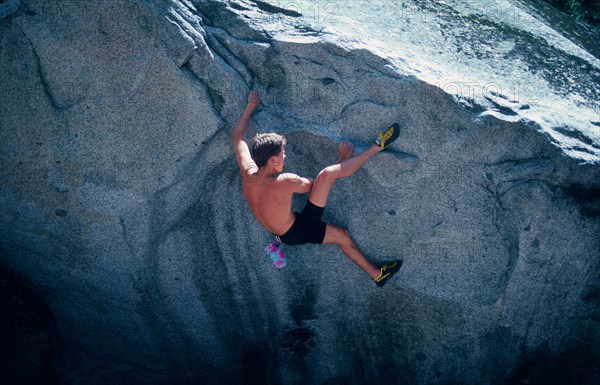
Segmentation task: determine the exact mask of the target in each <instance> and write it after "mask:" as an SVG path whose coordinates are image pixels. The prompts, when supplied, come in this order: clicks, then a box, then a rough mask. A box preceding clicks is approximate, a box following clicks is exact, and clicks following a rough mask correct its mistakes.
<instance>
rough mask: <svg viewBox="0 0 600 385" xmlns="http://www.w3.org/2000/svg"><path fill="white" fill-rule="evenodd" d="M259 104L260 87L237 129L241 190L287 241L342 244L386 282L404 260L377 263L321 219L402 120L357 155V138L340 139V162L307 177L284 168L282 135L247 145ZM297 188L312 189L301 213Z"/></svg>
mask: <svg viewBox="0 0 600 385" xmlns="http://www.w3.org/2000/svg"><path fill="white" fill-rule="evenodd" d="M259 104H260V98H259V96H258V93H257V92H256V91H252V92H250V94H249V95H248V104H247V106H246V109H245V110H244V112H243V113H242V116H241V117H240V119H239V120H238V122H237V124H236V126H235V128H234V130H233V148H234V151H235V157H236V159H237V163H238V165H239V167H240V172H241V174H242V190H243V192H244V196H245V197H246V199H247V200H248V203H249V205H250V208H251V209H252V212H253V213H254V215H255V216H256V219H257V220H258V221H259V222H260V224H261V225H262V226H263V227H264V228H265V229H267V230H268V231H270V232H271V233H273V234H275V235H276V236H278V237H279V238H280V239H281V241H282V242H283V243H285V244H288V245H302V244H305V243H324V244H336V245H338V246H339V247H340V248H341V249H342V251H343V252H344V254H345V255H346V256H347V257H348V258H350V259H351V260H352V261H353V262H355V263H356V264H357V265H358V266H360V267H361V268H362V269H363V270H364V271H365V272H366V273H367V274H369V276H371V278H372V279H373V280H374V281H375V283H376V284H377V286H383V285H384V284H385V283H386V282H388V280H389V279H390V278H391V277H392V275H394V274H395V273H396V272H397V271H398V270H399V269H400V266H401V265H402V261H400V260H398V261H395V262H393V263H390V264H388V265H383V266H382V267H381V268H378V267H376V266H374V265H373V264H372V263H370V262H369V261H368V260H367V259H366V258H365V256H364V255H363V254H362V253H361V251H360V250H359V249H358V247H357V246H356V245H355V244H354V242H353V241H352V238H350V234H349V233H348V230H346V229H344V228H341V227H338V226H334V225H331V224H326V223H324V222H322V221H321V216H322V215H323V211H324V209H325V205H326V203H327V198H328V196H329V192H330V191H331V188H332V187H333V184H334V182H335V181H336V180H337V179H340V178H345V177H348V176H350V175H352V174H354V173H355V172H356V171H357V170H358V169H359V168H360V167H361V166H362V165H363V164H364V163H365V162H366V161H367V160H369V159H370V158H371V157H372V156H373V155H375V154H376V153H378V152H379V151H382V150H383V149H384V148H386V147H387V146H388V145H389V144H391V143H392V142H393V141H394V140H395V139H396V138H397V137H398V126H397V125H394V126H392V127H391V128H390V129H389V130H387V131H386V132H385V133H380V134H379V137H378V138H377V139H376V141H375V143H374V144H373V145H371V147H369V148H368V149H367V150H366V151H364V152H362V153H360V154H358V155H356V156H352V152H353V150H354V146H353V145H352V143H350V142H343V143H340V145H339V147H338V152H339V159H338V163H337V164H335V165H332V166H329V167H326V168H324V169H323V170H321V172H319V175H317V178H316V179H308V178H303V177H300V176H298V175H295V174H292V173H282V172H283V166H284V163H285V144H286V139H285V138H284V137H283V136H282V135H278V134H275V133H270V134H257V135H256V136H255V137H254V139H253V141H252V150H250V149H249V148H248V145H247V144H246V142H245V141H244V140H243V139H244V134H245V133H246V129H247V128H248V122H249V121H250V117H251V116H252V114H253V113H254V110H255V109H256V107H258V105H259ZM294 193H298V194H306V193H310V195H309V196H308V201H307V203H306V206H305V207H304V210H302V212H301V213H294V212H292V195H293V194H294Z"/></svg>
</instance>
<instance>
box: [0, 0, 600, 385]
mask: <svg viewBox="0 0 600 385" xmlns="http://www.w3.org/2000/svg"><path fill="white" fill-rule="evenodd" d="M433 3H434V2H433V1H423V0H419V1H416V0H415V1H413V2H412V3H411V4H414V5H415V7H418V8H419V9H424V10H426V9H429V10H431V6H432V4H433ZM450 3H453V2H450ZM510 4H511V6H513V7H522V9H527V10H528V12H530V13H531V12H535V10H534V8H531V4H529V3H524V2H516V1H513V2H510ZM300 8H301V7H298V6H296V7H291V6H289V4H288V7H286V4H285V3H280V4H279V5H277V4H275V2H261V1H256V2H254V1H242V0H239V1H238V0H236V1H228V2H205V1H186V0H181V1H177V0H161V1H152V2H151V1H134V0H117V1H110V2H90V3H86V4H85V6H84V5H82V3H80V2H75V1H62V2H55V1H42V0H39V1H33V0H21V1H6V2H4V3H2V4H0V68H2V71H0V95H1V97H2V103H0V151H1V153H0V155H1V159H0V160H1V162H2V168H1V170H0V173H1V175H0V181H1V185H0V207H1V211H0V213H1V217H0V231H1V234H2V237H1V240H0V251H1V259H0V264H1V266H2V268H4V269H6V271H9V272H11V273H10V274H16V275H17V276H22V277H26V279H27V281H28V282H31V284H32V285H33V286H34V287H35V290H36V292H37V293H38V294H39V295H41V297H42V299H43V300H44V301H45V302H46V304H47V305H48V307H49V309H50V310H49V313H50V314H52V315H53V316H52V322H51V323H50V324H51V325H53V326H52V328H53V329H52V330H53V333H56V335H57V336H56V338H57V339H59V340H60V341H61V345H60V352H61V353H60V354H61V355H64V356H61V357H64V360H63V358H61V361H60V362H61V365H60V370H58V371H57V373H56V374H55V375H56V376H59V377H60V378H62V379H63V382H67V383H73V384H79V383H85V384H107V383H112V384H142V383H143V384H164V383H177V384H188V383H189V384H192V383H193V384H197V383H203V384H242V383H244V384H265V383H274V384H296V383H308V384H341V383H343V384H363V383H396V384H430V383H447V384H451V383H464V384H503V383H530V384H531V383H552V382H553V381H556V382H554V383H572V384H575V383H578V384H593V383H597V381H598V380H599V379H600V369H599V367H598V362H600V325H599V322H600V310H599V309H600V285H599V283H598V282H599V280H598V279H599V278H600V266H599V261H600V258H599V257H600V252H599V250H600V235H599V234H600V219H599V218H600V186H599V184H598V181H599V180H600V166H599V165H598V163H599V159H600V157H599V152H600V151H599V150H598V148H599V143H600V140H599V139H598V138H600V134H599V133H598V132H594V127H596V128H597V127H599V126H600V118H599V119H598V121H596V123H597V125H595V126H594V123H593V121H592V123H590V124H592V125H591V126H586V127H587V128H586V127H583V126H578V125H573V126H569V125H568V122H569V114H568V113H564V114H562V113H561V111H564V110H565V109H568V108H569V106H571V104H570V103H571V101H570V100H569V102H568V103H567V102H565V104H561V103H563V99H561V97H560V96H556V95H555V96H553V97H552V98H550V97H547V96H546V97H544V98H543V100H551V101H552V102H553V103H554V105H555V106H556V114H554V115H553V116H552V122H553V124H554V123H556V122H559V123H560V122H564V123H565V126H564V128H563V130H562V134H561V135H562V136H557V135H556V132H557V131H556V127H557V126H556V125H554V126H552V127H550V126H548V127H546V126H544V125H543V119H542V120H540V121H539V122H538V121H536V120H535V119H533V118H531V119H528V118H526V117H524V115H520V114H521V113H522V112H523V111H527V107H523V106H522V105H520V104H519V103H515V101H511V100H506V99H503V98H502V97H501V96H498V97H497V98H495V99H493V100H492V101H490V100H488V102H482V101H479V100H477V99H474V100H467V102H468V103H465V100H464V98H462V99H461V98H457V97H456V95H453V94H452V93H451V92H446V91H448V90H444V89H443V88H439V87H436V86H435V85H434V84H430V83H428V79H427V78H426V77H423V78H421V77H419V74H418V73H415V72H414V71H408V70H405V69H403V68H402V67H401V66H399V65H398V64H397V63H398V62H397V61H394V60H393V59H392V58H389V57H383V56H381V52H378V51H376V50H369V49H368V47H366V46H364V45H360V44H355V42H353V41H344V40H343V38H339V37H337V38H336V37H335V36H334V34H333V33H330V32H327V31H319V30H318V29H317V28H314V26H313V25H311V24H309V23H306V22H305V21H303V19H302V17H303V16H302V15H306V14H307V10H306V9H300ZM439 12H440V20H441V21H446V22H447V24H444V25H447V26H449V28H448V29H447V30H446V32H447V33H448V34H450V35H452V31H453V28H452V26H453V25H454V24H456V23H457V21H456V20H459V19H457V17H458V16H460V15H461V14H460V12H461V11H460V10H457V9H455V8H451V7H450V6H449V5H448V6H446V7H440V8H439ZM457 15H458V16H457ZM467 16H468V15H467ZM466 18H467V17H466V16H465V19H466ZM449 20H451V21H452V20H453V23H454V24H452V23H450V22H449ZM460 20H462V19H460ZM468 20H469V23H471V24H472V25H474V26H475V27H474V28H476V27H477V26H479V27H481V26H484V27H485V28H493V26H492V25H491V23H489V22H488V23H487V24H486V19H485V18H483V17H469V18H468ZM557 20H558V21H563V16H561V15H560V14H558V13H556V12H553V11H552V10H550V9H546V8H544V9H543V12H542V11H540V12H539V13H538V14H536V18H535V23H539V24H535V25H533V26H532V27H531V28H532V29H531V30H530V31H528V32H527V33H529V34H532V32H531V31H535V30H536V29H535V28H534V27H539V28H538V29H537V30H538V31H542V32H540V34H543V33H544V32H543V31H546V30H545V29H544V28H542V27H544V26H547V25H548V23H550V22H553V23H554V24H552V25H558V24H559V23H558V22H557ZM303 26H304V27H303ZM515 28H516V27H512V28H506V29H504V30H503V34H494V33H489V34H488V35H486V39H487V40H488V43H489V46H491V47H504V46H503V45H502V42H503V41H504V40H503V39H506V38H507V37H506V36H507V35H506V34H508V35H509V36H513V37H514V36H524V34H525V32H523V31H519V30H516V29H515ZM578 28H579V27H574V26H570V25H569V24H568V22H566V21H564V22H563V25H562V26H558V27H556V29H553V31H554V32H553V33H554V34H555V35H556V34H558V35H559V36H560V38H561V39H571V40H569V41H571V42H574V44H577V45H578V47H579V48H580V49H581V50H584V51H585V54H583V53H581V54H580V56H578V57H577V59H573V62H577V63H580V64H581V65H580V66H576V65H573V66H572V67H571V68H567V67H564V66H563V67H560V71H563V72H564V71H566V74H565V76H566V78H569V79H588V80H590V79H591V83H589V84H586V85H585V87H583V86H582V87H583V88H581V87H580V88H577V87H578V86H576V85H565V84H562V85H561V83H560V82H561V81H562V80H564V79H566V78H561V79H558V81H557V82H556V83H553V84H552V87H553V89H554V90H560V89H562V90H564V91H565V92H567V91H573V90H574V91H573V92H579V93H585V92H587V94H586V97H587V98H588V99H587V100H586V101H585V103H582V105H583V104H585V105H587V106H590V105H592V106H593V105H598V103H599V99H600V97H599V96H598V95H600V91H599V90H598V84H597V83H596V84H594V83H593V81H597V79H598V78H599V76H598V73H599V72H600V69H599V66H598V64H597V63H598V60H599V59H598V50H597V46H595V47H594V46H593V45H589V44H587V43H585V42H586V41H588V40H587V39H592V38H593V37H594V36H596V35H594V34H595V33H596V32H594V31H589V30H586V29H580V28H579V29H578ZM563 30H564V31H563ZM461 31H462V30H461ZM488 32H489V31H488ZM511 34H513V35H511ZM586 34H587V35H586ZM426 35H427V34H426V33H425V31H424V33H423V36H426ZM555 35H552V36H553V37H552V36H551V37H552V38H548V37H547V36H546V37H544V38H545V40H544V41H546V43H545V44H546V45H544V46H543V47H542V48H544V49H541V48H540V49H538V50H536V51H535V52H536V55H541V56H540V57H537V59H535V60H538V62H539V61H543V60H544V59H545V58H546V57H545V56H544V55H551V54H553V53H555V52H558V51H560V49H562V48H560V47H561V46H559V44H558V43H556V45H552V42H553V41H561V42H563V40H561V39H558V38H557V37H556V36H555ZM528 36H529V35H528ZM544 36H545V35H544ZM336 39H337V40H336ZM473 39H474V34H470V35H469V34H468V35H465V36H462V35H461V34H460V33H457V34H455V35H452V39H449V41H452V42H454V43H456V42H460V43H461V44H460V45H456V44H455V45H456V46H460V47H463V49H467V50H468V52H469V53H470V55H471V57H472V59H469V60H478V61H479V63H480V65H481V66H482V67H483V66H485V65H486V63H490V66H491V67H493V65H492V64H493V61H494V58H493V57H492V56H493V55H488V54H484V53H486V52H487V53H489V50H487V49H486V48H485V46H487V45H485V46H484V45H482V44H483V43H481V41H479V40H477V41H475V42H474V40H473ZM490 39H492V40H490ZM493 39H497V41H496V43H497V44H494V41H493ZM553 39H554V40H553ZM533 41H537V40H535V39H533ZM596 41H597V40H596ZM412 44H415V43H414V41H413V42H412ZM422 44H423V47H425V46H426V45H427V44H428V41H427V39H424V41H423V42H422ZM455 45H452V44H450V45H449V47H448V51H447V52H444V51H442V52H441V55H442V57H443V56H445V55H451V54H455V51H453V49H455ZM453 47H454V48H453ZM535 47H536V46H534V48H535ZM521 48H523V47H521ZM521 48H519V49H521ZM538 48H539V46H538ZM503 49H505V50H507V52H509V51H510V47H504V48H503ZM398 51H399V52H400V53H401V52H402V48H398ZM423 52H427V51H426V50H425V49H424V50H423ZM520 52H521V51H517V53H519V55H521V53H520ZM561 52H562V51H561ZM406 55H407V58H409V57H410V56H411V55H412V54H411V53H410V52H406ZM582 57H583V58H582ZM586 57H589V58H590V59H589V60H588V61H587V62H585V63H584V62H583V61H584V60H586V59H585V58H586ZM546 59H548V60H550V57H547V58H546ZM407 60H408V59H407ZM430 60H431V61H432V62H434V61H435V57H431V58H430ZM519 60H524V61H525V62H524V63H525V64H527V62H526V60H527V57H526V55H521V56H520V59H519ZM532 60H533V59H532ZM534 63H535V62H534V61H531V62H529V67H527V65H525V64H524V68H527V71H529V72H535V71H536V68H535V67H533V64H534ZM561 63H563V62H561ZM561 65H562V64H561ZM547 67H548V68H551V69H552V68H554V67H552V63H550V64H547ZM544 68H545V67H544ZM544 71H545V70H544ZM594 79H596V80H594ZM485 80H486V79H481V81H485ZM561 87H564V88H561ZM571 87H575V88H571ZM250 89H256V90H258V91H259V93H260V94H261V97H262V106H261V108H260V110H259V112H257V113H256V114H255V115H254V117H253V119H252V128H251V130H250V132H249V135H252V134H253V133H254V132H257V131H260V132H263V131H280V132H283V133H284V134H285V135H286V136H287V138H288V147H287V150H286V151H287V154H288V158H287V161H288V162H287V164H288V168H289V170H290V171H292V172H296V173H298V174H301V175H306V176H314V175H316V174H317V173H318V171H319V170H320V169H321V168H322V167H324V166H326V165H328V164H331V163H332V162H333V161H335V159H336V143H337V142H338V141H339V140H341V139H346V140H352V141H353V142H354V143H355V144H356V145H357V147H361V146H362V147H363V148H364V147H365V146H367V145H368V144H369V143H370V141H371V140H372V138H373V133H374V131H375V130H376V129H379V128H381V127H384V126H386V125H387V124H389V123H390V122H394V121H398V122H400V123H401V124H402V127H403V128H402V133H401V138H400V140H399V142H398V144H396V145H394V147H393V149H392V150H390V151H388V152H385V153H381V154H379V155H378V156H377V157H375V158H373V159H372V160H371V161H370V162H369V163H368V164H367V165H366V166H365V167H364V169H362V170H360V171H359V172H358V173H357V174H356V175H354V176H353V177H352V178H351V179H348V180H343V181H340V182H338V184H337V185H336V187H335V188H334V191H333V193H332V196H331V199H330V203H329V204H328V207H327V210H326V213H325V219H326V220H327V221H330V222H333V223H336V224H339V225H343V226H346V227H348V228H349V230H350V232H351V233H352V234H353V238H354V239H355V241H356V242H357V244H358V245H359V247H361V248H362V249H363V250H364V251H365V253H366V254H367V255H368V256H369V258H370V259H371V260H373V261H374V262H377V263H379V262H382V261H385V260H386V259H388V258H391V257H401V258H403V260H404V264H403V267H402V270H401V272H400V273H399V274H398V277H397V278H396V279H395V280H394V281H393V282H391V283H390V284H389V285H387V286H386V287H385V288H384V289H383V290H382V289H378V288H376V287H375V285H374V284H372V283H371V282H369V280H368V277H367V276H366V275H365V274H364V273H363V272H361V271H360V270H359V269H358V268H357V267H355V266H354V265H353V264H352V263H351V262H349V261H348V260H346V259H345V258H344V256H343V254H342V253H341V252H340V251H339V250H338V249H337V248H336V247H334V246H315V245H309V246H300V247H293V248H291V247H289V248H287V249H286V253H287V256H288V265H287V266H286V267H285V268H284V269H281V270H276V269H275V268H273V266H272V265H270V264H269V263H268V262H266V261H265V259H264V256H263V255H262V249H263V247H264V246H265V245H266V244H267V243H268V242H270V241H271V239H270V236H269V234H268V233H267V232H266V231H265V230H263V229H262V228H261V227H260V226H259V225H258V223H257V222H256V220H255V219H254V218H253V217H252V215H251V213H250V211H249V209H248V206H247V203H246V202H245V201H244V199H243V196H242V194H241V189H240V178H239V176H238V171H237V167H236V165H235V159H234V157H233V152H232V149H231V144H230V133H231V129H232V127H233V125H234V124H235V121H236V119H237V118H238V116H239V114H240V113H241V111H242V110H243V108H244V104H245V100H246V95H247V93H248V91H249V90H250ZM541 99H542V98H541ZM503 100H504V101H503ZM565 100H566V99H565ZM522 107H523V108H522ZM529 108H531V109H535V108H536V107H535V106H533V105H532V106H529ZM515 111H517V112H515ZM519 111H521V112H519ZM578 122H579V121H578ZM588 123H589V122H588ZM582 127H583V128H582ZM590 127H591V128H590ZM561 138H563V139H564V138H566V139H565V140H564V141H562V139H561ZM582 154H583V155H582ZM304 199H305V197H298V198H297V200H296V201H295V202H294V205H295V206H296V207H300V206H301V205H302V204H303V202H304ZM53 335H54V334H53ZM53 338H54V337H53ZM574 361H577V362H578V365H571V363H572V362H574ZM44 362H46V361H44ZM53 373H54V372H53ZM53 375H54V374H53Z"/></svg>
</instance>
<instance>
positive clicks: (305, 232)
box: [279, 200, 327, 246]
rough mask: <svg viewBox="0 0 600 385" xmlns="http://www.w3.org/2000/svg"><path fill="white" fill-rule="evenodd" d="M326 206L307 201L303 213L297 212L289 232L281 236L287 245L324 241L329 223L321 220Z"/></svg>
mask: <svg viewBox="0 0 600 385" xmlns="http://www.w3.org/2000/svg"><path fill="white" fill-rule="evenodd" d="M323 211H325V207H319V206H315V205H314V204H312V203H310V201H308V200H307V201H306V206H304V210H302V212H301V213H296V219H295V220H294V224H293V225H292V227H290V229H289V230H288V231H287V233H285V234H283V235H282V236H280V237H279V239H281V241H282V242H283V243H285V244H286V245H290V246H294V245H304V244H305V243H323V239H325V229H326V227H327V225H326V224H325V222H323V221H321V217H322V216H323Z"/></svg>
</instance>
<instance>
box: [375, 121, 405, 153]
mask: <svg viewBox="0 0 600 385" xmlns="http://www.w3.org/2000/svg"><path fill="white" fill-rule="evenodd" d="M398 135H400V126H399V125H398V123H394V124H392V126H391V127H390V128H388V129H387V131H385V132H380V133H378V134H377V139H375V145H377V147H381V148H383V149H385V148H387V146H389V145H390V144H392V143H393V142H394V140H396V139H397V138H398Z"/></svg>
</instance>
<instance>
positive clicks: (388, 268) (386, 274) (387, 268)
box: [375, 260, 402, 287]
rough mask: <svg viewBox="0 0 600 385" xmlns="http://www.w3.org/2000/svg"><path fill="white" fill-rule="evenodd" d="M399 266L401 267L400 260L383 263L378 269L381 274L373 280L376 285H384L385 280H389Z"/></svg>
mask: <svg viewBox="0 0 600 385" xmlns="http://www.w3.org/2000/svg"><path fill="white" fill-rule="evenodd" d="M400 267H402V260H398V261H395V262H392V263H390V264H387V265H383V266H382V267H381V269H380V270H381V275H380V276H379V278H377V279H376V280H375V283H376V284H377V286H379V287H382V286H383V285H385V284H386V283H387V281H389V280H390V278H392V276H393V275H394V274H396V273H397V272H398V270H400Z"/></svg>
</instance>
